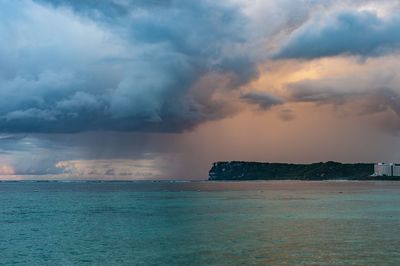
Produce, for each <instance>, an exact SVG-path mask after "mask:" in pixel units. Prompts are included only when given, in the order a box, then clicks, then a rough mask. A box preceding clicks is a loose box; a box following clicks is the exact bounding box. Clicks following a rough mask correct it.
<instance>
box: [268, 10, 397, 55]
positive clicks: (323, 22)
mask: <svg viewBox="0 0 400 266" xmlns="http://www.w3.org/2000/svg"><path fill="white" fill-rule="evenodd" d="M399 48H400V15H399V14H398V13H395V14H391V15H390V16H388V17H379V16H378V15H377V14H376V13H374V12H370V11H342V12H339V13H337V14H333V15H326V16H324V17H322V16H321V17H318V18H317V19H311V20H310V21H309V22H307V23H305V24H304V25H303V26H301V27H300V28H298V29H297V30H295V31H294V32H293V33H292V34H291V35H290V37H289V39H288V41H287V42H286V43H285V44H284V45H283V46H282V47H281V48H280V50H279V51H278V53H277V54H276V55H275V58H280V59H285V58H303V59H313V58H320V57H326V56H335V55H341V54H350V55H361V56H378V55H382V54H387V53H390V52H394V51H398V49H399Z"/></svg>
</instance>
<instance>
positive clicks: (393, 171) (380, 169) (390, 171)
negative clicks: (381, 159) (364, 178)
mask: <svg viewBox="0 0 400 266" xmlns="http://www.w3.org/2000/svg"><path fill="white" fill-rule="evenodd" d="M374 172H375V173H374V175H375V176H400V164H395V163H377V164H375V166H374Z"/></svg>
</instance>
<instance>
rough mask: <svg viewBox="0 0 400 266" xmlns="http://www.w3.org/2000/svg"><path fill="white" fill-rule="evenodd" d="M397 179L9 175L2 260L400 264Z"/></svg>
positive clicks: (2, 201) (1, 202)
mask: <svg viewBox="0 0 400 266" xmlns="http://www.w3.org/2000/svg"><path fill="white" fill-rule="evenodd" d="M399 192H400V184H398V183H392V182H243V183H232V182H227V183H224V182H218V183H213V182H192V183H190V182H189V183H176V182H175V183H172V182H171V183H170V182H130V183H129V182H126V183H124V182H103V183H93V182H92V183H60V182H40V183H35V182H2V183H0V254H1V255H0V264H2V265H15V264H17V265H19V264H20V265H400V193H399Z"/></svg>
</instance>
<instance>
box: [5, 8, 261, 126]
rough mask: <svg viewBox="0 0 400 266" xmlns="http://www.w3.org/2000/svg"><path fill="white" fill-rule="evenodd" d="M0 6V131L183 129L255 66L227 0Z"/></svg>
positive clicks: (216, 105) (217, 108)
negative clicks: (217, 94) (208, 78)
mask: <svg viewBox="0 0 400 266" xmlns="http://www.w3.org/2000/svg"><path fill="white" fill-rule="evenodd" d="M89 2H90V3H89ZM0 16H1V17H2V19H1V24H0V37H1V38H2V41H3V44H2V45H1V47H0V58H1V63H0V86H1V90H0V131H2V132H59V133H65V132H80V131H88V130H117V131H155V132H180V131H182V130H185V129H188V128H191V127H193V126H195V125H197V124H199V123H201V122H204V121H207V120H212V119H216V118H220V117H223V116H224V115H226V108H225V106H224V104H226V103H222V102H219V101H218V100H216V99H214V97H213V95H214V93H215V92H216V91H218V90H221V89H223V90H235V89H237V88H238V87H240V86H241V85H243V84H245V83H246V82H248V81H249V80H250V79H251V78H253V77H255V76H256V75H257V70H256V61H255V60H254V59H253V58H251V56H249V55H247V54H246V53H243V52H242V51H243V49H245V47H246V45H247V42H248V38H247V36H246V18H245V16H243V15H242V14H241V12H240V10H239V9H238V8H235V6H233V5H228V4H223V3H217V2H213V1H132V2H131V1H100V2H99V1H84V2H82V1H49V3H48V2H47V1H36V2H33V1H30V0H23V1H18V2H15V1H12V2H11V1H1V2H0ZM49 21H51V23H49ZM210 73H212V74H213V75H214V76H216V77H217V78H216V79H215V80H216V81H217V82H215V83H212V84H207V86H208V87H207V88H203V87H202V86H201V82H202V79H204V78H205V77H206V76H207V75H210ZM221 80H224V87H223V88H221V82H219V81H221ZM198 91H201V92H200V93H199V92H198Z"/></svg>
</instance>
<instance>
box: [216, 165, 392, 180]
mask: <svg viewBox="0 0 400 266" xmlns="http://www.w3.org/2000/svg"><path fill="white" fill-rule="evenodd" d="M373 173H374V164H371V163H354V164H350V163H338V162H325V163H323V162H320V163H312V164H288V163H260V162H240V161H232V162H216V163H214V164H213V166H212V168H211V170H210V172H209V180H232V181H234V180H334V179H347V180H374V179H375V180H376V179H380V180H382V179H390V180H397V179H399V178H396V177H391V178H388V177H385V178H383V177H372V176H371V175H372V174H373Z"/></svg>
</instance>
